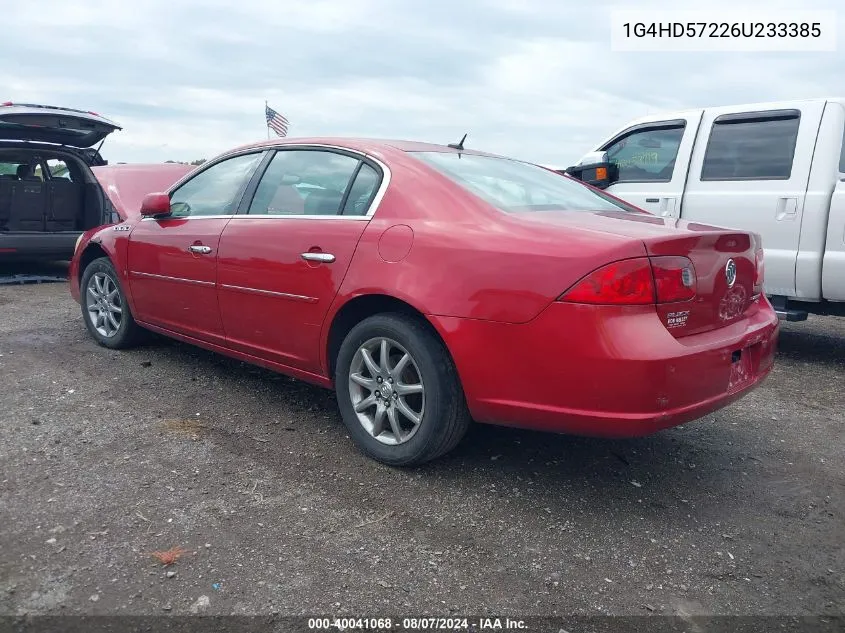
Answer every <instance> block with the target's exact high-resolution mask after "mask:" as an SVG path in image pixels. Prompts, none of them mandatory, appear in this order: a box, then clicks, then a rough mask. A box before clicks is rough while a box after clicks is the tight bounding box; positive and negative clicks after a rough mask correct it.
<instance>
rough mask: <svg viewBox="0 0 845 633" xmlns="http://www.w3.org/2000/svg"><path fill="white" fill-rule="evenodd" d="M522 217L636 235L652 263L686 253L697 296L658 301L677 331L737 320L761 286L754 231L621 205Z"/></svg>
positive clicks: (661, 313)
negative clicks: (612, 209) (636, 210)
mask: <svg viewBox="0 0 845 633" xmlns="http://www.w3.org/2000/svg"><path fill="white" fill-rule="evenodd" d="M528 216H532V217H530V218H528ZM526 219H531V220H535V221H541V222H547V223H552V224H566V225H569V226H572V227H578V228H581V229H583V230H589V231H600V232H603V233H612V234H614V235H619V236H626V237H630V238H634V239H637V240H640V241H641V242H642V243H643V245H644V246H645V249H646V253H647V255H648V256H649V257H650V258H652V265H653V266H655V265H657V263H658V262H659V261H661V260H658V259H657V258H665V257H668V258H687V259H688V260H689V261H690V262H691V263H692V267H693V271H694V273H695V281H694V284H695V286H694V287H695V296H694V297H693V298H692V299H689V300H686V301H675V302H671V303H660V302H658V303H657V306H656V309H657V312H658V315H659V316H660V319H661V321H662V322H663V324H664V325H665V326H666V328H667V329H668V330H669V331H670V332H671V333H672V334H673V335H674V336H675V337H682V336H688V335H690V334H699V333H701V332H706V331H709V330H714V329H717V328H720V327H724V326H726V325H729V324H731V323H734V322H736V321H737V320H739V319H741V318H743V316H745V314H746V312H747V310H748V309H749V308H751V307H752V306H754V305H755V304H756V299H757V297H758V295H759V294H760V291H761V286H762V276H761V275H762V270H761V267H762V244H761V239H760V236H759V235H758V234H756V233H751V232H747V231H736V230H731V229H723V228H719V227H714V226H710V225H706V224H701V223H697V222H688V221H685V220H678V219H674V218H659V217H656V216H653V215H650V214H646V213H626V212H623V211H620V212H539V213H537V212H535V213H530V214H526Z"/></svg>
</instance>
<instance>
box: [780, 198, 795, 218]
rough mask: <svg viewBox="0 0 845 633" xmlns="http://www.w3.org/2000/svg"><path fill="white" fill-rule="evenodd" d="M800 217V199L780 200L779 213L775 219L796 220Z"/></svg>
mask: <svg viewBox="0 0 845 633" xmlns="http://www.w3.org/2000/svg"><path fill="white" fill-rule="evenodd" d="M797 217H798V198H778V205H777V213H776V214H775V219H776V220H778V222H780V221H782V220H794V219H795V218H797Z"/></svg>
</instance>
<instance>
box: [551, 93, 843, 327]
mask: <svg viewBox="0 0 845 633" xmlns="http://www.w3.org/2000/svg"><path fill="white" fill-rule="evenodd" d="M843 133H845V99H809V100H805V101H786V102H778V103H757V104H746V105H736V106H724V107H715V108H701V109H696V110H684V111H682V112H671V113H664V114H660V115H653V116H648V117H644V118H641V119H637V120H635V121H631V122H630V123H628V124H627V125H625V126H624V127H622V128H621V129H619V130H618V131H617V132H616V133H615V134H613V135H612V136H610V137H609V138H608V139H607V140H605V141H603V142H601V143H600V144H598V146H597V147H596V149H595V151H593V152H590V153H589V154H587V155H586V156H585V157H584V158H582V159H581V161H580V162H579V163H578V164H577V165H575V166H573V167H570V168H568V169H566V170H565V171H566V172H567V173H569V174H570V175H572V176H574V177H576V178H580V179H581V180H584V181H586V182H589V183H590V184H593V185H595V186H598V187H600V188H603V189H605V190H606V191H607V192H608V193H611V194H613V195H614V196H617V197H619V198H622V199H623V200H626V201H628V202H631V203H632V204H634V205H636V206H638V207H641V208H643V209H646V210H647V211H651V212H652V213H655V214H656V215H660V216H663V217H665V218H682V219H684V220H692V221H696V222H701V223H706V224H714V225H717V226H724V227H729V228H737V229H745V230H751V231H755V232H757V233H759V234H760V235H761V236H762V238H763V247H764V250H765V266H766V273H765V292H766V294H767V295H768V296H769V298H770V299H771V301H772V303H773V305H774V306H775V309H776V310H777V311H778V314H779V315H780V316H781V318H785V319H788V320H795V321H799V320H803V319H806V318H807V313H817V314H839V315H845V138H843ZM560 171H564V170H560Z"/></svg>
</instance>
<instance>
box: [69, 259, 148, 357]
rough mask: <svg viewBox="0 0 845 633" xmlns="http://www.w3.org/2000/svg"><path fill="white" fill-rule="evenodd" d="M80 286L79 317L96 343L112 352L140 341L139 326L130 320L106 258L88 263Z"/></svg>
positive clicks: (130, 313)
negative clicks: (80, 307)
mask: <svg viewBox="0 0 845 633" xmlns="http://www.w3.org/2000/svg"><path fill="white" fill-rule="evenodd" d="M79 287H80V291H81V297H80V301H79V302H80V305H81V306H82V318H83V320H84V321H85V327H86V328H88V332H89V333H90V334H91V336H92V337H93V338H94V340H95V341H97V343H99V344H100V345H103V346H104V347H109V348H111V349H125V348H128V347H132V346H134V345H136V344H137V343H138V342H139V340H140V338H141V334H142V330H141V327H140V326H139V325H138V324H137V323H135V319H134V318H132V312H131V311H130V310H129V304H128V303H127V302H126V299H125V295H124V293H123V289H122V288H121V286H120V281H119V280H118V275H117V271H115V269H114V266H113V265H112V263H111V261H110V260H109V258H108V257H100V258H98V259H95V260H94V261H92V262H91V263H90V264H88V266H87V267H86V268H85V271H84V272H83V273H82V280H81V282H80V286H79Z"/></svg>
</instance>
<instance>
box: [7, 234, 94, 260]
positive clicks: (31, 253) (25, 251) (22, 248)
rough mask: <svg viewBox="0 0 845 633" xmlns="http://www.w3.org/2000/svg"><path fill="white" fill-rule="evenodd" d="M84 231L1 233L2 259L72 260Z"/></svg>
mask: <svg viewBox="0 0 845 633" xmlns="http://www.w3.org/2000/svg"><path fill="white" fill-rule="evenodd" d="M80 235H82V231H62V232H60V233H41V232H32V233H17V232H16V233H9V232H5V231H3V232H0V258H10V257H15V258H38V259H46V258H51V259H70V258H71V257H73V249H74V247H75V246H76V240H77V238H78V237H79V236H80Z"/></svg>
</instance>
